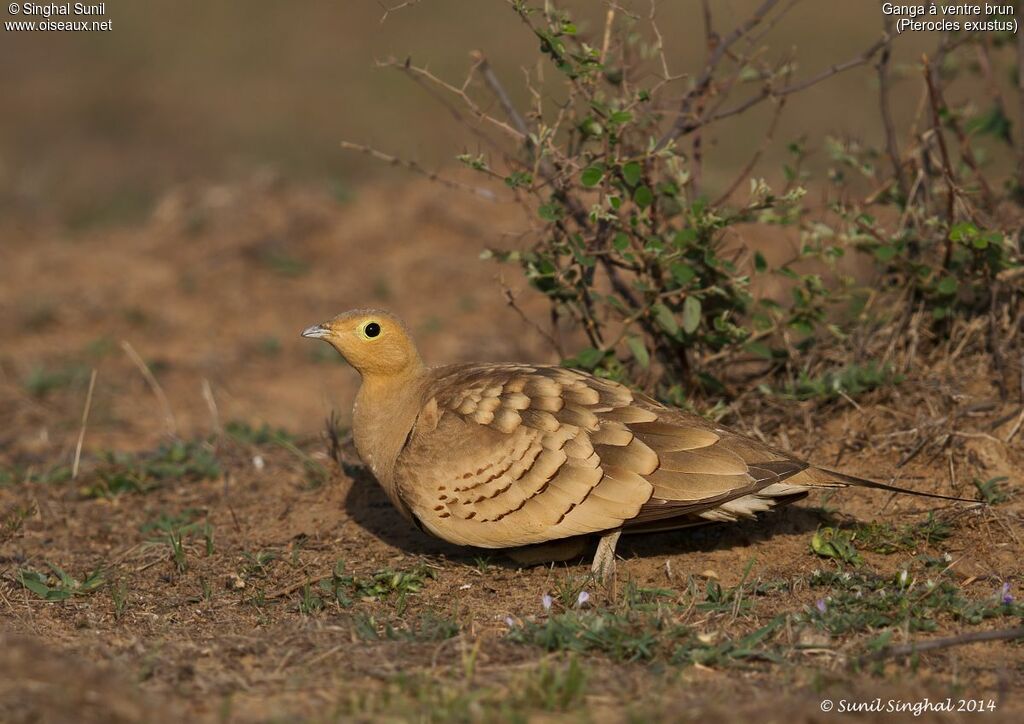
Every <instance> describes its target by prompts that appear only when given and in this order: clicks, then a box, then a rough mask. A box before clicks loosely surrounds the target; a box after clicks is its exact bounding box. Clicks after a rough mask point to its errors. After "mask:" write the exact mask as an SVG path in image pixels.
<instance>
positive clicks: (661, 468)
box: [394, 365, 807, 548]
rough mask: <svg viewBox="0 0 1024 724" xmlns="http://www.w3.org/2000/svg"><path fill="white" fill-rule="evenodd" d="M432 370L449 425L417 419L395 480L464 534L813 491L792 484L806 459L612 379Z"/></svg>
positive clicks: (735, 509)
mask: <svg viewBox="0 0 1024 724" xmlns="http://www.w3.org/2000/svg"><path fill="white" fill-rule="evenodd" d="M431 374H432V379H431V380H430V381H429V384H428V385H427V392H426V399H427V403H426V405H425V409H427V408H430V407H431V406H435V407H436V412H435V413H434V416H435V417H432V418H431V420H432V421H433V420H434V419H436V424H433V425H423V426H420V425H417V427H415V428H414V430H413V433H412V434H411V435H410V439H409V440H408V442H407V444H406V446H405V448H403V450H402V452H401V453H400V454H399V456H398V459H397V461H396V465H395V481H394V483H395V485H396V487H397V490H398V494H399V495H400V497H401V498H402V500H403V501H404V502H405V503H406V504H407V505H408V506H409V508H410V510H412V512H413V514H414V515H415V517H416V518H417V520H418V521H419V522H420V523H421V524H422V525H423V526H424V527H425V528H426V529H427V530H429V531H430V532H431V533H433V534H435V535H437V536H439V537H441V538H443V539H445V540H448V541H450V542H453V543H457V544H463V545H474V546H481V547H486V548H502V547H511V546H521V545H529V544H533V543H540V542H544V541H549V540H555V539H559V538H566V537H570V536H575V535H581V534H587V533H599V532H604V531H608V530H615V529H620V528H626V529H628V528H629V527H631V526H634V527H650V526H651V525H662V524H664V525H665V526H667V527H671V523H672V521H673V520H676V521H677V522H678V523H679V525H689V524H692V520H693V518H694V516H701V515H704V517H705V518H714V517H715V516H718V517H720V518H722V519H736V518H737V517H745V516H746V515H747V513H750V514H753V513H754V512H757V511H759V510H762V509H767V508H768V507H771V505H773V504H774V502H775V500H776V499H777V500H780V501H783V500H788V499H790V498H793V497H794V496H797V495H798V494H799V493H800V492H802V491H803V490H805V488H803V487H800V486H785V485H782V486H779V484H780V483H781V481H783V480H785V479H786V478H788V477H790V476H793V475H795V474H797V473H799V472H801V471H803V470H804V469H805V468H806V467H807V465H806V464H805V463H802V462H799V461H796V460H793V459H792V458H789V457H788V456H785V455H783V454H781V453H779V452H777V451H775V450H772V449H771V448H769V447H768V446H765V445H762V444H760V443H758V442H756V441H752V440H748V439H746V438H742V437H740V436H737V435H734V434H732V433H729V432H727V431H725V430H723V429H720V428H717V427H715V426H714V425H713V424H712V423H710V422H708V421H706V420H704V419H703V418H699V417H696V416H693V415H687V414H685V413H682V412H679V411H678V410H670V409H669V408H665V407H663V406H661V405H659V404H658V403H656V402H654V401H653V400H651V399H650V398H647V397H644V396H642V395H635V394H634V393H632V392H631V391H630V390H629V389H628V388H626V387H624V386H623V385H619V384H617V383H615V382H611V381H609V380H603V379H598V378H595V377H592V376H590V375H587V374H585V373H582V372H577V371H575V370H569V369H564V368H560V367H539V366H525V365H461V366H452V367H444V368H438V369H435V370H433V371H432V372H431ZM770 486H777V487H776V488H772V487H770ZM764 490H768V491H769V492H768V493H765V494H763V495H762V494H761V491H764Z"/></svg>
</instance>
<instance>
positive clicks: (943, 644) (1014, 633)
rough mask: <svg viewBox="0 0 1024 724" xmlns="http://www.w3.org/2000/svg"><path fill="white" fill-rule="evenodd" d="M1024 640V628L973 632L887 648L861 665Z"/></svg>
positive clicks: (874, 654)
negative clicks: (990, 643)
mask: <svg viewBox="0 0 1024 724" xmlns="http://www.w3.org/2000/svg"><path fill="white" fill-rule="evenodd" d="M1019 638H1024V626H1020V627H1018V628H1009V629H1003V630H1000V631H972V632H970V633H964V634H959V635H958V636H949V637H947V638H941V639H930V640H928V641H912V642H911V643H909V644H900V645H898V646H886V647H885V648H884V649H882V650H881V651H877V652H875V653H873V654H871V655H870V656H865V657H863V658H861V663H862V664H863V663H868V662H872V661H883V660H885V659H894V658H899V657H900V656H912V655H913V654H918V653H922V652H925V651H937V650H939V649H948V648H952V647H953V646H964V645H966V644H975V643H980V642H983V641H1012V640H1013V639H1019Z"/></svg>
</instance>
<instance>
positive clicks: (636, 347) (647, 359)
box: [626, 336, 651, 369]
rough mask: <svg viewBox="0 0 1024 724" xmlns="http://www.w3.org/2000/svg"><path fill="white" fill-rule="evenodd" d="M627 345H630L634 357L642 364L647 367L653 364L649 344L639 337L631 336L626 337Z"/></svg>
mask: <svg viewBox="0 0 1024 724" xmlns="http://www.w3.org/2000/svg"><path fill="white" fill-rule="evenodd" d="M626 345H627V346H628V347H629V351H630V352H632V353H633V358H634V359H635V360H636V361H637V362H639V363H640V366H641V367H643V368H644V369H647V368H648V367H650V366H651V355H650V353H648V351H647V346H646V345H644V342H643V340H642V339H640V338H639V337H634V336H629V337H626Z"/></svg>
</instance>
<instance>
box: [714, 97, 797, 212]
mask: <svg viewBox="0 0 1024 724" xmlns="http://www.w3.org/2000/svg"><path fill="white" fill-rule="evenodd" d="M785 105H786V97H785V96H783V97H781V98H779V102H778V103H777V104H776V105H775V113H774V114H772V120H771V123H769V124H768V131H767V132H766V133H765V134H764V138H763V139H762V140H761V145H760V146H758V147H757V151H755V152H754V155H753V156H752V157H751V158H750V161H749V162H747V165H746V166H744V167H743V170H742V171H740V172H739V173H738V174H736V178H735V179H734V180H733V182H732V183H731V184H729V187H728V188H727V189H726V190H725V191H723V192H722V194H721V195H720V196H719V197H718V198H717V199H715V201H714V204H713V205H714V206H718V205H719V204H722V203H724V202H725V201H726V200H727V199H728V198H729V197H730V196H732V194H733V192H734V191H735V190H736V189H737V188H739V185H740V184H741V183H743V179H745V178H747V177H749V176H750V172H751V171H753V170H754V167H755V166H756V165H757V162H758V161H760V160H761V156H762V155H763V154H764V152H765V149H767V148H768V146H769V145H771V143H772V141H773V140H774V139H775V129H776V127H777V126H778V124H779V117H780V116H781V115H782V109H783V108H784V107H785Z"/></svg>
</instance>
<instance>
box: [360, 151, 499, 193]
mask: <svg viewBox="0 0 1024 724" xmlns="http://www.w3.org/2000/svg"><path fill="white" fill-rule="evenodd" d="M341 147H342V148H344V149H345V150H346V151H358V152H359V153H365V154H366V155H368V156H372V157H373V158H375V159H377V160H378V161H383V162H384V163H386V164H389V165H391V166H400V167H402V168H404V169H407V170H409V171H412V172H413V173H417V174H419V175H421V176H425V177H427V178H428V179H430V180H431V181H436V182H437V183H439V184H441V185H442V186H447V187H448V188H450V189H455V190H457V191H465V192H467V193H471V194H473V195H474V196H479V197H480V198H482V199H487V200H488V201H497V200H498V198H497V196H496V195H495V193H494V192H493V191H491V190H490V189H481V188H477V187H476V186H469V185H467V184H463V183H459V182H458V181H453V180H452V179H449V178H445V177H444V176H441V175H440V174H438V173H437V172H435V171H428V170H427V169H425V168H423V167H422V166H420V165H419V164H418V163H416V162H415V161H406V160H405V159H402V158H398V157H397V156H392V155H390V154H387V153H384V152H383V151H378V150H377V149H376V148H372V147H370V146H366V145H364V144H362V143H352V142H350V141H342V142H341ZM496 175H499V176H500V174H496Z"/></svg>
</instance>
